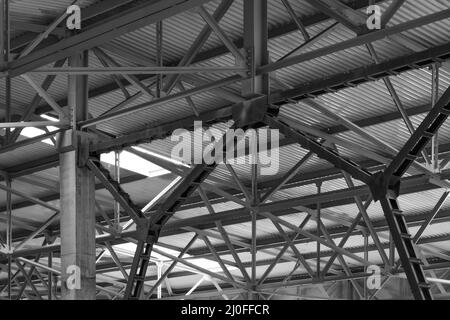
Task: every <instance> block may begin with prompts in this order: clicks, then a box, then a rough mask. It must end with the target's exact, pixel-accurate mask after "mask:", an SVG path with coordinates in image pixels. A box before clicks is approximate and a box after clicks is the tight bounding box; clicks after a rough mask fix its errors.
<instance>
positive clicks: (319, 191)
mask: <svg viewBox="0 0 450 320" xmlns="http://www.w3.org/2000/svg"><path fill="white" fill-rule="evenodd" d="M321 193H322V182H318V183H317V194H318V195H320V194H321ZM320 225H321V204H320V202H317V236H318V237H321V236H322V232H321V231H320ZM320 252H321V251H320V242H317V265H316V268H317V277H318V278H320V276H321V272H320V259H321V256H320Z"/></svg>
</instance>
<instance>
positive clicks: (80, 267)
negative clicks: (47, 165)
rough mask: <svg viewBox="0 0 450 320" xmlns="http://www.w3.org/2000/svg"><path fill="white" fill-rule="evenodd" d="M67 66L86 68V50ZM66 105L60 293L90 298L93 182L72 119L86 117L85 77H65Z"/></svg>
mask: <svg viewBox="0 0 450 320" xmlns="http://www.w3.org/2000/svg"><path fill="white" fill-rule="evenodd" d="M69 65H70V66H71V67H87V66H88V53H87V52H85V53H82V54H79V55H76V56H73V57H71V58H70V59H69ZM68 90H69V91H68V104H69V110H68V112H69V113H70V117H69V118H70V119H71V122H72V130H68V131H66V133H65V134H64V135H63V136H61V139H60V141H59V147H60V148H61V149H60V150H61V151H60V152H61V154H60V185H61V186H60V190H61V260H62V265H61V267H62V270H61V272H62V273H61V280H62V285H61V287H62V288H61V294H62V299H63V300H93V299H95V296H96V290H95V181H94V175H93V173H91V171H90V170H89V169H88V168H87V167H86V166H84V165H83V164H82V163H81V162H80V160H79V159H81V158H82V157H80V155H81V154H84V153H85V151H86V148H87V147H88V141H89V139H88V137H87V136H86V135H85V133H83V132H80V131H77V130H76V129H77V128H76V122H77V121H82V120H87V118H88V101H87V100H88V99H87V98H88V95H87V93H88V85H87V76H69V85H68Z"/></svg>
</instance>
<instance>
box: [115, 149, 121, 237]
mask: <svg viewBox="0 0 450 320" xmlns="http://www.w3.org/2000/svg"><path fill="white" fill-rule="evenodd" d="M114 178H115V179H116V181H117V183H120V152H119V151H115V152H114ZM114 227H115V229H116V231H118V232H120V231H121V230H120V204H119V202H117V201H116V200H114Z"/></svg>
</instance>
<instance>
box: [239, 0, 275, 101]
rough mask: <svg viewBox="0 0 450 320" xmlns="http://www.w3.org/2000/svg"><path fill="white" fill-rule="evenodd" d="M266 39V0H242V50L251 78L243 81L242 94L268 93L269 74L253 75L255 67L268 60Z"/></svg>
mask: <svg viewBox="0 0 450 320" xmlns="http://www.w3.org/2000/svg"><path fill="white" fill-rule="evenodd" d="M267 40H268V31H267V0H246V1H244V50H245V53H246V57H247V67H248V68H249V73H250V76H252V78H251V79H249V80H246V81H244V82H243V84H242V91H243V92H242V95H243V96H252V95H254V94H269V75H268V74H264V75H261V76H258V77H256V76H255V71H256V68H258V67H260V66H263V65H266V64H267V63H268V62H269V52H268V51H267Z"/></svg>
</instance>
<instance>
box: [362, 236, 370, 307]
mask: <svg viewBox="0 0 450 320" xmlns="http://www.w3.org/2000/svg"><path fill="white" fill-rule="evenodd" d="M363 237H364V260H365V261H369V235H368V234H367V233H365V232H364V233H363ZM364 272H365V273H367V266H364ZM368 293H369V291H368V287H367V279H364V300H367V297H368Z"/></svg>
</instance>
